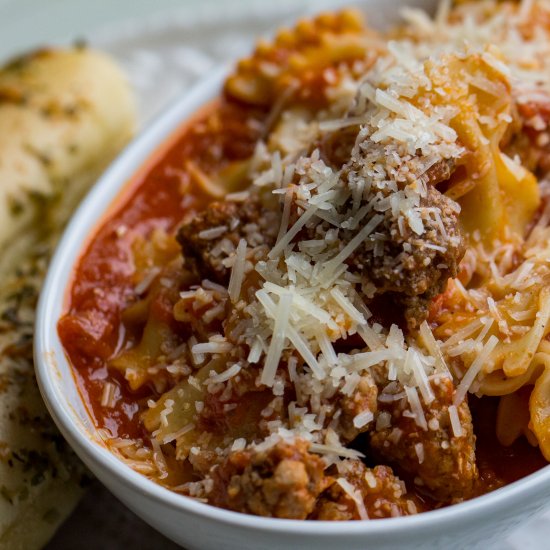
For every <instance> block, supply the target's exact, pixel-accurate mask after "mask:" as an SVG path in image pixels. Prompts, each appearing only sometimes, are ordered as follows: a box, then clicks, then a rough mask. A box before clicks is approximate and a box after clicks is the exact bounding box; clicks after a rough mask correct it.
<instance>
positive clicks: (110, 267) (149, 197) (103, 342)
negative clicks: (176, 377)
mask: <svg viewBox="0 0 550 550" xmlns="http://www.w3.org/2000/svg"><path fill="white" fill-rule="evenodd" d="M264 117H265V113H264V112H263V111H261V110H256V109H251V108H249V107H243V106H242V105H240V104H238V103H235V102H231V101H228V100H225V99H222V100H220V101H218V102H216V104H215V105H210V106H207V107H206V108H205V110H204V111H203V112H202V113H199V114H198V115H197V116H196V117H195V118H194V119H192V120H191V121H189V122H187V123H185V124H184V125H183V126H182V127H181V128H180V129H179V130H178V131H177V133H176V135H175V136H174V137H172V138H171V141H172V143H171V144H169V145H168V147H166V146H165V147H163V148H161V151H160V152H157V153H156V154H155V155H154V156H153V158H152V159H150V160H149V162H148V163H147V164H148V165H149V166H150V167H149V168H146V169H145V170H142V171H140V172H138V173H137V174H136V175H135V176H134V177H133V178H132V180H131V181H130V182H129V183H128V185H127V188H128V192H125V193H124V194H123V196H122V197H121V200H120V201H119V203H118V204H116V205H115V208H114V209H112V211H111V213H110V214H109V215H108V217H107V219H106V220H104V221H103V222H102V223H101V225H100V227H99V228H98V229H97V231H96V233H95V234H94V235H93V238H92V239H91V241H90V243H89V245H88V247H87V248H86V250H85V251H84V253H83V255H82V257H81V258H80V260H79V262H78V264H77V267H76V270H75V272H74V274H73V279H72V285H71V288H70V292H69V295H68V297H67V307H66V314H65V315H64V316H63V317H62V319H60V321H59V323H58V331H59V335H60V338H61V341H62V342H63V345H64V347H65V350H66V352H67V355H68V357H69V360H70V362H71V364H72V366H73V368H74V373H75V376H76V380H77V383H78V386H79V389H80V392H81V394H82V396H83V398H84V401H85V403H86V404H87V407H88V410H89V412H90V413H91V414H92V416H93V418H94V420H95V422H96V424H97V426H98V427H100V428H104V429H107V430H109V431H110V432H111V433H112V435H113V436H119V437H143V436H145V433H144V432H143V429H142V427H141V423H140V419H139V411H140V410H142V409H143V407H144V404H145V401H146V400H147V398H148V397H150V396H151V394H152V392H151V390H145V389H144V390H142V391H139V392H132V391H130V389H129V388H128V385H127V384H126V382H125V380H124V379H123V377H122V376H121V375H120V374H119V373H118V372H117V371H115V370H114V369H108V368H107V361H108V360H109V359H110V358H111V357H113V356H114V355H115V354H116V353H117V351H119V350H120V349H122V348H123V347H124V345H125V343H126V340H127V335H126V333H125V328H124V325H123V324H122V322H121V313H122V311H123V310H124V308H125V307H126V306H127V305H128V303H129V302H130V301H131V300H132V299H133V298H134V296H135V293H134V283H133V281H132V276H133V274H134V270H135V268H134V265H133V258H132V248H131V247H132V239H131V238H130V229H131V233H132V235H134V236H135V235H136V234H139V235H142V236H144V237H147V235H149V234H150V233H151V232H152V231H153V229H155V228H159V227H160V228H163V229H164V230H166V231H167V232H169V233H171V232H174V231H175V230H176V229H177V227H178V225H179V224H180V223H181V220H182V218H183V217H184V215H191V214H193V213H194V212H196V211H198V210H200V209H202V208H203V207H204V206H205V205H206V204H207V202H208V200H209V199H208V198H207V197H206V196H205V195H204V194H201V193H200V191H198V190H194V192H193V193H189V192H187V186H185V185H183V184H184V183H185V182H186V178H189V174H188V173H187V172H186V170H185V164H186V161H188V160H192V161H193V162H194V163H195V164H196V165H197V166H199V167H200V169H201V170H203V171H204V172H205V173H207V174H212V173H215V172H216V171H219V170H221V169H223V168H224V167H225V166H226V165H227V164H228V163H229V162H231V161H234V160H241V159H245V158H248V157H250V155H251V154H252V152H253V147H254V144H255V142H256V140H257V139H258V137H259V136H258V132H259V128H261V123H262V120H263V118H264ZM182 190H183V191H182ZM106 381H109V382H112V383H114V384H115V385H116V386H117V391H118V392H119V395H118V397H119V399H118V400H117V403H116V406H114V407H112V408H106V407H102V406H101V404H100V403H101V396H102V392H103V387H104V384H105V382H106Z"/></svg>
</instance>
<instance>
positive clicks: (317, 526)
mask: <svg viewBox="0 0 550 550" xmlns="http://www.w3.org/2000/svg"><path fill="white" fill-rule="evenodd" d="M403 3H405V2H403V0H393V1H391V2H388V1H386V2H384V1H383V0H370V1H369V2H367V3H366V5H367V7H369V8H370V9H372V11H373V13H374V14H375V19H376V20H377V21H378V22H380V21H381V17H380V16H381V14H386V19H387V18H388V15H387V14H388V9H389V10H390V11H391V14H390V16H389V18H390V19H392V18H393V19H395V13H396V8H397V7H398V6H400V5H402V4H403ZM409 3H410V2H409ZM414 4H416V5H419V4H422V5H424V6H426V5H430V4H432V5H433V2H432V0H417V1H416V2H414ZM224 75H225V71H219V72H217V73H216V74H213V75H212V76H211V77H210V78H208V79H207V80H205V81H204V82H202V83H201V84H200V85H198V86H196V87H195V88H193V89H192V90H191V91H190V92H189V93H188V94H186V95H185V97H183V98H182V99H181V100H179V101H178V102H177V103H176V104H175V105H174V106H173V107H172V108H171V109H169V110H168V111H167V112H166V113H165V114H163V115H162V116H161V117H160V118H159V119H158V120H157V121H156V122H155V123H154V124H153V125H152V126H151V127H150V128H149V129H148V130H147V131H146V132H144V133H143V134H142V135H141V136H140V137H138V138H137V139H136V140H135V141H134V142H133V143H132V144H131V145H130V146H129V147H128V148H127V149H126V151H124V153H123V154H122V155H121V156H120V157H119V158H118V160H117V161H116V162H115V163H114V164H113V165H112V166H111V168H110V169H109V170H108V171H107V172H106V173H105V175H104V176H103V177H102V178H101V180H100V181H99V182H98V183H97V184H96V186H95V187H94V189H93V190H92V191H91V193H90V194H89V195H88V197H87V198H86V200H85V201H84V202H83V203H82V205H81V207H80V208H79V209H78V211H77V213H76V214H75V216H74V217H73V219H72V221H71V223H70V224H69V227H68V228H67V230H66V231H65V234H64V236H63V238H62V240H61V242H60V244H59V246H58V249H57V252H56V254H55V256H54V258H53V260H52V262H51V265H50V269H49V272H48V275H47V278H46V281H45V284H44V288H43V291H42V296H41V299H40V303H39V306H38V314H37V324H36V332H35V363H36V374H37V378H38V383H39V385H40V389H41V391H42V395H43V397H44V400H45V401H46V404H47V406H48V409H49V411H50V413H51V415H52V416H53V418H54V420H55V422H56V424H57V425H58V427H59V429H60V430H61V432H62V433H63V435H64V436H65V438H66V439H67V440H68V441H69V443H70V444H71V445H72V447H73V449H74V450H75V451H76V453H77V454H78V455H79V456H80V458H81V459H82V460H83V461H84V462H85V463H86V465H87V466H88V467H89V468H90V470H91V471H92V472H93V473H94V474H95V475H96V476H97V477H98V478H99V479H100V480H101V481H102V482H103V483H104V484H105V485H106V486H107V487H108V488H109V489H110V490H111V491H112V492H113V493H114V494H115V495H116V496H117V497H118V498H119V499H120V500H121V501H123V502H124V503H125V504H126V505H127V506H128V507H129V508H130V509H132V510H133V511H134V512H135V513H136V514H137V515H139V516H140V517H142V518H143V519H144V520H145V521H146V522H148V523H150V524H151V525H152V526H153V527H155V528H156V529H158V530H159V531H161V532H162V533H163V534H165V535H166V536H167V537H169V538H171V539H173V540H174V541H175V542H177V543H179V544H182V545H184V546H185V547H186V548H188V549H189V550H192V549H195V548H197V549H199V548H200V549H203V550H204V549H213V550H214V549H215V550H219V549H220V548H223V549H225V550H247V549H250V550H252V549H253V550H259V549H266V550H267V549H270V550H275V549H280V548H300V549H309V548H311V549H316V550H323V549H326V550H333V549H334V548H346V549H347V550H352V549H359V548H366V547H372V548H376V549H377V550H388V549H395V548H405V547H406V548H411V549H412V548H430V549H434V550H435V549H446V550H450V549H454V548H456V549H459V548H477V547H482V546H483V547H487V545H488V543H489V541H492V540H498V538H499V537H502V536H503V535H504V534H506V533H507V532H509V531H510V530H511V529H512V528H513V527H514V526H516V525H517V524H518V523H520V522H521V521H524V520H526V519H527V518H529V517H530V516H532V515H533V514H534V513H536V512H538V511H541V510H542V509H544V508H545V506H547V502H548V499H549V497H550V467H545V468H543V469H542V470H540V471H538V472H536V473H534V474H532V475H530V476H528V477H526V478H524V479H522V480H520V481H517V482H515V483H512V484H511V485H508V486H507V487H504V488H502V489H499V490H497V491H494V492H493V493H490V494H487V495H484V496H482V497H479V498H476V499H474V500H471V501H469V502H465V503H462V504H457V505H454V506H451V507H448V508H444V509H441V510H437V511H432V512H427V513H424V514H420V515H418V516H409V517H402V518H393V519H382V520H376V521H371V522H369V521H363V522H361V521H353V522H342V523H340V522H323V521H311V522H308V521H295V520H278V519H271V518H260V517H255V516H249V515H245V514H238V513H235V512H229V511H226V510H222V509H219V508H215V507H212V506H209V505H206V504H202V503H200V502H196V501H194V500H192V499H190V498H186V497H183V496H181V495H178V494H176V493H173V492H170V491H169V490H167V489H165V488H163V487H161V486H159V485H157V484H155V483H154V482H152V481H149V480H148V479H146V478H145V477H144V476H142V475H140V474H138V473H136V472H134V471H133V470H132V469H130V468H129V467H128V466H127V465H125V464H124V463H123V462H121V461H120V460H119V459H117V458H116V457H115V456H114V455H113V454H111V452H110V451H109V450H108V449H107V448H106V447H105V445H104V444H103V442H102V441H101V439H100V438H99V436H98V435H97V433H96V427H95V426H94V424H93V422H92V421H91V419H90V417H89V415H88V412H87V410H86V408H85V406H84V404H83V402H82V399H81V396H80V394H79V391H78V389H77V386H76V383H75V378H74V376H73V372H72V370H71V367H70V365H69V363H68V361H67V358H66V356H65V353H64V351H63V347H62V345H61V342H60V340H59V337H58V333H57V327H56V325H57V321H58V319H59V318H60V316H61V315H62V314H63V313H64V311H65V303H66V297H67V290H68V287H69V285H70V282H71V276H72V272H73V268H74V266H75V264H76V262H77V261H78V259H79V257H80V255H81V254H82V253H83V251H84V247H85V246H86V243H87V241H88V239H89V238H90V236H91V235H92V234H93V232H94V230H95V229H96V228H97V227H98V224H99V223H100V222H101V220H102V218H103V216H104V215H105V213H106V211H107V209H108V208H109V206H110V205H111V204H112V202H113V201H114V200H115V199H116V197H117V196H118V195H119V193H120V192H121V190H122V189H123V188H124V186H125V184H126V182H128V181H129V180H131V178H132V176H133V175H134V174H135V173H136V171H137V170H138V168H139V167H141V166H142V165H143V164H144V159H147V158H149V156H150V155H151V154H152V153H153V152H154V151H155V150H156V149H157V148H158V147H159V145H160V144H162V143H163V142H164V141H165V140H166V139H167V138H168V137H169V136H170V135H171V134H172V133H173V132H174V131H175V130H176V129H177V128H178V127H179V126H180V125H181V123H182V122H183V121H185V120H186V119H187V118H188V117H190V116H191V115H193V114H194V113H195V112H196V111H197V110H198V108H199V107H201V106H202V105H203V104H204V103H205V102H207V101H208V100H210V99H212V98H214V97H215V96H216V95H217V94H218V93H219V90H220V87H221V83H222V81H223V78H224Z"/></svg>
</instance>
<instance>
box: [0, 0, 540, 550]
mask: <svg viewBox="0 0 550 550" xmlns="http://www.w3.org/2000/svg"><path fill="white" fill-rule="evenodd" d="M342 3H343V2H339V1H338V0H334V1H332V2H331V1H328V2H319V1H317V2H316V1H313V0H311V1H309V0H292V1H290V0H282V1H281V0H280V1H279V2H277V3H276V4H275V3H269V2H265V1H261V0H257V1H253V0H237V1H233V2H228V1H225V2H222V1H216V0H202V1H201V2H200V3H199V2H193V1H192V0H179V1H177V0H156V1H145V0H117V1H116V2H111V1H109V0H99V1H97V0H96V2H87V1H83V0H70V1H69V0H50V1H48V2H44V1H42V2H40V1H37V0H19V1H18V2H13V1H12V2H9V1H6V0H2V1H0V21H3V24H1V25H0V29H2V43H1V44H0V57H5V56H7V55H9V54H11V53H12V52H14V51H17V50H19V49H20V48H22V47H28V46H31V45H37V44H40V43H44V42H52V41H54V42H66V41H71V40H74V39H75V38H79V37H85V38H87V39H88V40H89V41H90V42H91V43H92V44H97V45H99V46H101V47H104V48H105V49H107V50H109V51H110V52H111V53H113V55H115V57H117V58H118V59H119V60H120V61H121V63H122V64H123V65H124V66H125V67H126V69H127V70H128V73H129V75H130V79H131V81H132V83H133V84H134V86H135V88H136V90H137V92H138V96H139V103H140V106H141V113H142V121H143V122H144V123H147V122H148V121H149V120H150V119H151V117H152V116H154V115H155V114H156V113H157V112H158V111H159V110H160V109H162V108H163V106H164V105H165V104H166V103H167V102H168V101H170V100H171V99H172V98H174V97H176V96H178V95H179V94H181V92H182V91H183V90H185V89H187V88H188V87H189V85H190V84H191V83H192V82H194V81H195V80H196V79H197V78H199V77H201V76H203V75H204V74H205V73H207V72H208V71H209V70H210V69H211V68H212V67H213V66H214V65H215V64H217V63H218V62H220V61H222V60H227V59H234V58H235V57H236V56H238V55H241V54H243V53H246V51H247V50H248V49H249V48H250V45H251V43H252V41H253V39H254V38H255V37H256V36H257V35H258V34H265V33H267V32H268V31H269V30H270V29H272V28H273V27H276V26H277V25H279V24H281V23H282V22H284V21H285V20H290V19H293V18H294V17H296V16H297V15H299V14H300V13H303V12H304V11H311V10H312V9H313V8H314V7H315V8H317V7H318V6H322V5H327V4H329V5H334V4H342ZM386 5H387V4H386ZM373 12H374V15H379V14H380V10H373ZM97 27H102V29H101V30H92V31H90V29H97ZM549 518H550V516H548V515H547V516H546V517H545V518H544V519H537V520H534V521H532V522H531V523H529V524H527V523H526V524H525V525H524V526H522V527H521V528H520V529H519V530H518V531H516V532H515V533H514V534H513V535H512V536H511V537H510V538H509V539H508V541H507V542H506V543H504V542H501V543H499V544H498V545H497V546H496V547H498V548H504V549H506V550H508V549H513V548H516V549H520V548H521V549H533V550H541V549H543V548H548V547H549V546H550V544H548V543H547V541H548V540H550V521H549ZM432 546H433V545H432ZM485 547H486V548H487V546H485Z"/></svg>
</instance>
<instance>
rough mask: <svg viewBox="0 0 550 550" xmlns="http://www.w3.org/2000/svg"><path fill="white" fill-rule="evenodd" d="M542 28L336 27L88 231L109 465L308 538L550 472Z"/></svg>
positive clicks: (322, 23) (338, 18)
mask: <svg viewBox="0 0 550 550" xmlns="http://www.w3.org/2000/svg"><path fill="white" fill-rule="evenodd" d="M549 16H550V4H548V3H547V2H546V1H542V0H539V1H534V2H529V3H525V4H512V3H507V2H504V3H492V2H476V3H466V4H460V5H458V6H457V7H454V8H453V9H452V10H451V11H449V9H448V7H447V6H446V4H444V5H442V8H441V9H440V11H439V13H438V14H437V15H436V17H435V19H434V20H431V19H429V18H428V17H427V16H426V15H425V14H423V13H421V12H418V11H413V10H409V11H408V12H407V13H405V23H404V24H403V25H402V26H401V27H399V28H396V29H393V30H391V31H390V32H388V33H386V34H382V33H378V32H376V31H374V30H371V29H369V28H368V27H366V26H365V24H364V22H363V20H362V17H361V15H360V14H358V13H356V12H354V11H343V12H340V13H335V14H322V15H320V16H319V17H317V18H315V19H313V20H304V21H301V22H300V23H298V25H297V26H296V27H295V28H294V29H292V30H282V31H280V32H279V34H278V35H277V36H276V38H275V39H274V41H273V42H272V43H261V44H259V45H258V47H257V49H256V51H255V52H254V54H253V55H252V56H251V57H250V58H247V59H245V60H242V61H241V62H240V63H239V64H238V66H237V68H236V69H235V71H234V72H233V73H232V74H231V75H230V76H229V77H228V79H227V81H226V83H225V88H224V91H223V94H222V96H221V98H220V99H219V100H218V101H216V102H215V103H214V104H212V105H209V106H207V107H205V109H204V110H203V111H202V112H201V113H199V114H197V116H196V117H195V118H194V119H193V120H192V121H190V122H187V123H186V124H185V125H184V126H183V127H182V129H181V131H180V132H179V133H178V135H177V136H176V137H175V138H173V139H172V140H171V142H170V143H168V144H166V145H165V146H164V147H163V148H162V150H160V151H159V152H158V154H157V155H156V156H155V158H153V159H151V160H150V161H149V162H148V163H147V166H146V167H144V169H143V170H142V171H141V172H140V173H139V174H138V175H137V176H136V177H135V179H134V181H133V183H132V187H131V189H130V190H129V191H128V193H127V194H126V197H125V198H124V200H121V203H120V204H119V205H118V206H117V209H116V211H115V212H114V213H113V214H112V215H111V216H110V218H109V219H108V220H107V221H106V222H105V223H104V224H103V225H102V226H101V227H100V228H99V229H98V231H97V233H96V234H95V235H94V237H93V239H92V240H91V242H90V244H89V245H88V248H87V250H86V252H85V253H84V255H83V257H82V258H81V260H80V262H79V264H78V267H77V270H76V273H75V276H74V282H73V285H72V288H71V293H70V300H69V305H68V309H67V312H66V314H65V315H64V317H63V318H62V319H61V320H60V321H59V327H58V328H59V333H60V336H61V339H62V341H63V343H64V346H65V348H66V350H67V353H68V356H69V358H70V360H71V362H72V364H73V366H74V370H75V375H76V377H77V380H78V382H79V385H80V388H81V391H82V394H83V397H84V399H85V400H86V402H87V404H88V407H89V409H90V412H91V413H92V415H93V417H94V419H95V421H96V423H97V425H98V428H99V429H100V433H102V435H103V436H104V438H105V441H106V443H107V444H108V445H109V447H110V448H111V449H112V451H113V452H114V453H115V454H117V455H118V456H119V457H120V458H121V459H122V460H124V461H125V462H127V463H128V464H129V465H130V466H131V467H132V468H134V469H135V470H136V471H138V472H140V473H142V474H144V475H146V476H147V477H149V478H151V479H153V480H155V481H157V482H158V483H160V484H162V485H165V486H166V487H168V488H170V489H172V490H174V491H177V492H179V493H181V494H183V495H186V496H188V497H193V498H197V499H201V500H203V501H205V502H208V503H210V504H213V505H216V506H221V507H224V508H228V509H231V510H236V511H240V512H245V513H252V514H258V515H264V516H272V517H285V518H294V519H318V520H348V519H375V518H382V517H394V516H399V515H409V514H415V513H418V512H422V511H426V510H430V509H433V508H436V507H439V506H444V505H448V504H452V503H455V502H459V501H462V500H465V499H469V498H472V497H475V496H477V495H480V494H483V493H486V492H488V491H491V490H493V489H495V488H498V487H500V486H502V485H503V484H505V483H509V482H511V481H514V480H516V479H519V478H521V477H523V476H525V475H527V474H529V473H531V472H532V471H534V470H536V469H537V468H540V467H543V466H544V465H545V464H546V461H547V460H550V417H549V416H548V410H550V407H549V401H550V389H549V388H550V343H549V342H548V339H547V335H548V332H549V331H550V325H549V320H550V291H549V290H548V288H549V287H548V281H549V277H550V268H549V267H548V259H549V258H550V247H549V245H548V243H549V242H550V227H549V224H550V210H549V208H550V206H549V205H548V203H549V201H548V198H549V196H550V187H549V185H548V182H547V179H546V178H547V172H548V169H549V168H550V164H549V161H548V159H549V157H548V151H549V146H550V134H549V133H548V131H547V122H548V120H549V119H550V77H547V76H546V75H545V74H543V73H544V71H546V72H547V73H548V74H550V72H549V69H550V67H548V66H547V64H548V61H546V59H547V58H548V57H547V55H546V52H547V50H548V49H549V46H550V23H548V22H549V21H550V17H549ZM472 21H475V22H477V25H473V26H472V24H471V22H472ZM465 40H466V42H465ZM522 52H523V53H522ZM525 52H528V56H527V57H528V58H527V57H526V53H525Z"/></svg>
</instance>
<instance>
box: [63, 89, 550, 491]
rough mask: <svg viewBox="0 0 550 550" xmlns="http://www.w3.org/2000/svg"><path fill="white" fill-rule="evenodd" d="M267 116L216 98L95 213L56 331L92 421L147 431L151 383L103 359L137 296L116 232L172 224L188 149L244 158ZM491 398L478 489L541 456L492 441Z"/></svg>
mask: <svg viewBox="0 0 550 550" xmlns="http://www.w3.org/2000/svg"><path fill="white" fill-rule="evenodd" d="M212 116H214V118H212ZM264 116H265V113H262V112H260V111H253V110H251V109H250V108H245V107H243V106H240V105H238V104H236V103H233V102H229V101H226V100H225V99H222V100H220V101H218V102H216V104H215V105H213V106H212V105H211V106H209V107H208V109H207V110H206V111H203V112H202V113H200V114H198V115H197V116H196V117H195V118H194V119H192V120H191V121H189V122H187V123H185V124H184V125H182V127H181V128H180V130H179V131H178V132H177V134H176V136H175V137H172V138H171V139H170V140H169V142H168V145H166V144H165V145H164V146H162V147H161V148H159V151H158V152H157V153H156V154H155V155H154V156H153V157H152V158H151V159H149V160H148V161H147V163H144V169H142V170H141V171H140V172H138V173H137V174H136V176H135V177H134V178H133V179H132V180H131V181H130V182H129V184H128V185H129V187H128V188H127V192H125V193H124V194H123V195H122V196H121V198H120V200H119V201H118V204H116V205H115V208H113V209H112V210H111V212H110V213H109V215H108V217H107V218H106V219H105V220H104V221H103V222H102V223H101V225H100V227H99V228H98V229H97V231H96V232H95V234H94V235H93V238H92V239H91V241H90V243H89V244H88V247H87V248H86V250H85V252H84V253H83V254H82V257H81V258H80V260H79V262H78V264H77V267H76V270H75V273H74V275H73V279H72V285H71V287H70V292H69V294H68V296H67V304H66V309H65V311H66V314H65V315H64V316H63V317H62V318H61V320H60V321H59V323H58V331H59V335H60V338H61V341H62V343H63V345H64V347H65V350H66V352H67V355H68V357H69V360H70V363H71V365H72V367H73V370H74V375H75V378H76V380H77V384H78V387H79V390H80V392H81V395H82V398H83V400H84V402H85V403H86V405H87V407H88V410H89V412H90V413H91V415H92V417H93V419H94V421H95V423H96V425H97V426H98V427H99V428H103V429H107V430H108V431H109V432H111V434H112V435H113V436H119V437H132V438H135V437H143V438H144V439H146V440H147V439H148V436H147V434H146V432H145V431H144V429H143V428H142V426H141V422H140V414H139V413H140V411H141V410H143V409H144V408H145V406H146V404H145V403H146V400H147V398H149V397H151V396H152V395H154V392H153V390H152V389H150V388H144V389H142V390H141V391H139V392H132V391H130V389H129V388H128V386H127V384H126V383H125V380H124V379H123V377H122V376H121V375H120V374H119V373H118V372H117V371H115V370H113V369H108V367H107V361H108V359H109V358H110V357H112V356H113V355H114V354H116V353H117V351H119V350H120V349H121V348H123V347H124V346H125V345H127V341H128V337H127V335H126V334H125V329H124V326H123V325H122V323H121V312H122V311H123V309H124V308H125V306H126V305H127V304H128V303H129V301H131V300H132V299H133V298H134V293H133V288H134V285H133V283H132V274H133V272H134V268H133V264H132V260H131V257H132V253H131V244H130V243H131V241H130V239H128V238H124V235H122V236H121V230H120V228H124V227H125V228H131V229H132V232H133V233H138V234H141V235H143V236H145V237H146V236H147V235H148V234H150V232H151V231H152V230H153V229H154V228H155V227H162V228H164V229H166V230H167V231H175V230H176V228H177V227H178V225H179V224H180V223H181V220H182V218H183V217H184V215H189V214H192V213H193V212H194V211H197V210H200V209H201V208H202V207H204V206H205V205H206V204H207V199H206V197H204V196H201V195H200V194H199V193H194V194H189V193H187V194H182V192H181V181H182V178H185V177H186V173H185V169H184V164H185V160H188V159H192V160H193V162H195V163H197V164H198V165H199V166H200V168H201V169H203V170H204V171H205V172H207V173H208V172H211V171H216V170H218V169H221V168H223V167H224V165H225V164H226V163H227V162H228V161H231V160H238V159H243V158H246V157H247V156H249V155H250V154H251V152H252V147H253V143H254V141H255V139H257V137H258V135H257V130H253V129H254V128H256V129H257V128H258V127H261V122H262V119H263V117H264ZM144 160H147V159H144ZM128 190H129V192H128ZM106 380H109V381H111V382H114V383H115V384H116V385H117V386H118V388H119V392H120V398H119V400H118V402H117V404H116V406H115V407H113V408H106V407H102V406H101V405H100V402H101V396H102V392H103V385H104V382H105V381H106ZM497 403H498V401H497V399H495V398H486V397H485V398H483V399H477V398H472V399H471V400H470V405H471V409H472V414H473V418H474V426H475V432H476V435H477V453H476V454H477V460H478V464H479V467H480V471H481V475H482V479H483V482H484V487H482V492H485V491H486V490H490V489H491V488H494V487H496V486H500V485H502V484H505V483H510V482H512V481H515V480H517V479H519V478H521V477H524V476H525V475H528V474H530V473H532V472H534V471H536V470H537V469H539V468H541V467H543V466H545V465H546V462H545V460H544V459H543V457H542V455H541V454H540V452H539V451H538V449H536V448H534V447H532V446H531V445H529V444H528V443H527V441H526V440H519V441H517V442H516V443H515V444H514V445H512V446H510V447H503V446H502V445H500V444H499V443H498V441H497V439H496V436H495V422H496V407H497Z"/></svg>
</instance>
